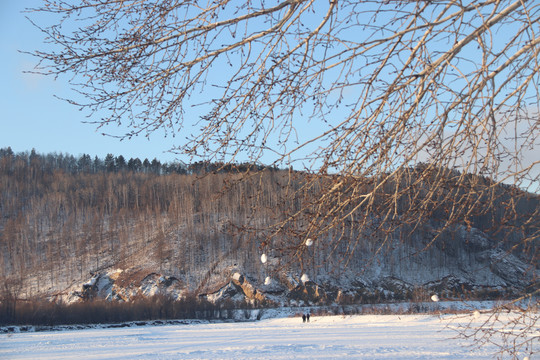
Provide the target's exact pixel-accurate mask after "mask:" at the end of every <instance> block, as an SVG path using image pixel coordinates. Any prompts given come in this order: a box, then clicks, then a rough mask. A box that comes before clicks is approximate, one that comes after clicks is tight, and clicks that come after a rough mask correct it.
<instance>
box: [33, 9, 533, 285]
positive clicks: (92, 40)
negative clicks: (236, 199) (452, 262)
mask: <svg viewBox="0 0 540 360" xmlns="http://www.w3.org/2000/svg"><path fill="white" fill-rule="evenodd" d="M44 3H45V4H44V6H43V7H42V8H41V9H36V10H35V11H37V12H38V14H35V15H36V16H35V17H36V20H35V21H36V22H37V21H40V19H39V18H38V15H41V14H43V13H47V14H48V16H57V18H53V19H50V18H47V19H45V20H43V19H41V21H50V22H52V23H49V25H45V26H44V27H42V28H41V29H42V31H43V32H44V33H45V34H46V36H47V41H48V42H49V44H50V47H49V48H48V50H45V51H36V52H35V53H34V54H35V55H36V56H38V58H39V59H40V60H41V61H40V63H39V65H38V68H37V69H38V70H37V71H38V72H41V73H46V74H51V75H54V76H60V75H63V74H67V75H69V76H71V78H70V79H71V83H72V84H73V85H74V87H75V89H76V90H77V91H78V92H79V93H80V95H82V96H75V97H74V98H73V99H72V100H70V101H72V102H73V103H74V104H76V105H78V106H80V107H82V108H85V109H88V110H89V111H90V114H91V115H92V116H93V117H92V119H95V118H96V117H99V119H97V120H95V121H96V123H97V124H98V126H99V127H102V126H104V125H108V124H116V125H119V126H120V128H119V129H120V131H121V132H122V131H125V133H122V134H120V135H117V136H120V137H126V138H129V137H132V136H135V135H139V134H140V135H149V134H151V133H152V132H154V131H156V130H158V129H163V130H165V131H166V133H167V134H171V135H173V136H178V142H179V143H178V147H177V148H176V149H175V150H176V151H178V152H181V153H185V154H189V155H191V156H194V157H202V158H204V159H208V160H219V161H226V162H233V161H235V160H237V159H240V160H244V159H247V160H250V161H251V162H258V161H261V162H266V163H271V162H274V163H275V164H278V165H284V164H286V165H292V164H293V163H294V165H295V166H300V167H303V168H304V169H305V170H306V172H304V173H302V175H301V181H299V182H296V183H295V184H297V186H296V187H293V188H291V190H290V191H291V192H290V195H291V197H290V198H297V199H302V201H301V202H300V203H299V205H298V206H296V207H295V206H291V211H290V212H289V213H287V214H285V216H282V217H281V218H280V219H278V221H276V223H274V224H273V225H272V226H270V227H268V228H266V229H265V230H266V232H267V234H268V236H269V237H272V236H274V237H277V236H279V235H280V234H283V233H285V232H287V234H288V235H290V234H293V235H294V236H295V238H294V240H291V241H292V245H291V241H289V243H288V244H289V248H288V250H289V251H292V252H296V253H297V255H298V258H301V257H302V254H303V253H304V251H305V247H304V246H303V245H302V244H303V243H304V241H305V239H307V238H308V237H311V238H317V237H318V236H319V237H320V238H321V239H322V234H324V233H326V232H328V231H330V230H332V229H356V230H355V231H357V232H356V233H354V234H359V233H361V231H363V230H366V229H369V231H378V232H382V233H385V234H386V236H382V237H380V239H381V240H380V243H379V246H380V248H381V249H382V248H383V246H384V244H385V243H386V241H387V239H388V238H389V236H392V234H393V233H394V231H395V230H396V229H399V228H401V227H402V226H403V225H404V224H406V225H407V226H408V228H409V229H413V230H414V228H415V227H416V226H418V225H419V224H421V223H422V222H424V221H426V219H428V218H433V217H435V218H437V219H439V220H440V221H441V224H442V226H441V228H442V229H443V230H444V229H445V228H446V227H448V226H450V225H452V224H456V223H462V224H470V223H471V222H472V219H479V218H482V219H485V220H484V221H485V222H486V224H485V229H490V232H491V233H492V234H499V235H498V236H499V237H498V239H499V240H500V241H505V239H506V238H508V237H509V236H510V234H515V233H516V231H519V232H520V236H519V241H517V242H516V243H514V244H512V246H511V247H512V249H514V250H515V249H518V248H529V249H532V252H533V255H532V256H531V259H532V260H531V269H532V270H531V271H533V272H535V271H536V266H537V265H536V261H537V259H538V257H537V254H536V255H535V251H536V250H537V245H534V244H535V242H536V241H537V240H538V237H539V234H540V226H539V222H540V220H539V219H540V215H539V209H538V207H533V208H532V209H531V208H527V206H528V205H526V203H527V199H530V198H535V197H537V195H535V194H534V193H538V191H539V189H540V187H539V186H540V185H539V184H540V177H539V173H540V172H539V167H540V166H539V163H540V158H539V157H538V153H537V152H536V153H535V152H534V147H535V146H539V145H540V144H539V139H538V136H539V133H540V132H539V127H540V121H539V113H540V111H539V103H540V101H539V100H540V92H539V88H538V84H539V83H540V76H539V74H540V73H539V67H540V62H539V61H538V55H539V52H540V37H539V36H538V33H539V32H540V27H539V26H538V24H539V23H540V5H539V4H538V3H537V2H535V1H526V0H516V1H513V0H485V1H456V0H440V1H393V0H389V1H347V0H330V1H314V0H311V1H309V0H286V1H282V2H278V3H268V2H265V1H262V0H260V1H257V0H254V1H244V2H231V1H226V0H222V1H213V2H200V1H180V0H168V1H159V2H146V1H139V0H131V1H113V0H109V1H94V0H81V1H76V2H72V1H48V0H46V1H44ZM38 25H39V24H38ZM194 104H198V106H196V107H193V106H192V105H194ZM193 120H195V121H193ZM191 126H193V128H191ZM186 129H188V130H189V135H188V136H187V137H185V139H184V136H183V135H182V133H183V131H185V130H186ZM334 174H339V176H338V175H334ZM503 183H504V184H510V185H508V186H511V187H510V188H508V187H504V186H503V187H502V188H504V189H505V191H502V190H501V184H503ZM298 184H299V185H298ZM512 186H513V187H512ZM518 188H521V189H523V190H526V191H528V192H521V191H519V190H518ZM509 193H510V194H513V195H512V196H510V197H508V194H509ZM518 196H519V198H517V197H518ZM495 207H497V208H498V209H501V208H503V209H504V211H502V212H501V211H495V210H493V209H494V208H495ZM374 214H376V216H374ZM518 219H519V221H518ZM485 229H484V230H485ZM259 230H261V229H259ZM358 231H360V232H358ZM336 234H337V235H336V236H333V237H328V236H327V237H324V239H327V240H325V245H326V246H334V247H337V246H338V245H340V243H342V242H347V244H346V247H347V252H348V253H349V254H352V253H353V251H354V242H351V241H350V239H351V238H354V236H352V235H354V234H353V233H350V234H349V235H351V236H349V235H348V234H346V231H345V230H343V231H341V232H340V231H337V232H336ZM340 234H341V235H340ZM501 234H502V235H501ZM437 238H438V235H437V234H435V235H434V237H433V241H431V242H430V243H429V244H427V246H430V245H431V244H432V243H433V242H434V241H436V240H437ZM268 244H269V242H268V241H264V242H263V243H262V244H261V246H263V247H264V246H268ZM276 246H277V245H276ZM512 249H510V250H512ZM532 294H533V296H537V295H538V289H537V287H536V289H533V291H532Z"/></svg>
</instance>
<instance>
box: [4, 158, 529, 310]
mask: <svg viewBox="0 0 540 360" xmlns="http://www.w3.org/2000/svg"><path fill="white" fill-rule="evenodd" d="M246 173H248V174H250V176H248V179H247V180H246V178H245V174H246ZM448 174H449V175H448V189H442V190H441V192H442V193H444V192H448V191H459V189H458V190H455V189H452V175H451V174H452V172H450V171H449V172H448ZM307 176H310V175H309V174H304V173H302V172H294V171H292V170H279V169H275V168H265V167H262V166H252V165H249V164H242V165H237V166H232V165H228V166H224V165H223V164H210V163H196V164H191V165H185V164H161V163H160V162H159V161H157V160H155V159H154V160H153V161H148V160H146V159H145V160H144V161H141V160H140V159H129V160H127V161H126V159H125V158H124V157H123V156H113V155H108V156H107V157H106V158H105V159H103V160H102V159H99V158H97V157H96V158H94V159H92V158H91V157H90V156H89V155H82V156H80V157H79V158H75V157H73V156H70V155H63V154H48V155H41V154H37V153H36V152H34V151H32V152H31V153H21V154H14V153H13V152H12V151H11V149H9V148H6V149H1V150H0V213H1V217H0V253H1V254H2V255H1V256H0V276H1V278H2V279H3V280H4V283H5V284H6V285H5V286H6V287H10V291H12V292H14V293H16V294H17V296H18V297H20V298H35V297H37V296H53V295H56V296H57V297H58V296H60V298H62V299H64V300H66V299H68V298H69V299H70V301H72V300H73V299H74V298H80V299H83V298H85V296H87V295H88V294H86V295H85V294H84V291H83V290H84V289H83V288H84V287H83V286H82V285H83V284H85V283H86V284H87V286H86V289H87V288H88V287H89V286H94V285H96V281H98V280H100V279H101V281H102V285H103V281H105V280H103V279H105V278H107V281H108V283H107V286H108V290H107V291H108V293H105V294H104V297H105V296H108V297H109V298H111V299H124V300H126V299H128V298H130V296H135V295H137V294H139V293H141V292H144V289H143V290H141V286H142V285H144V284H143V283H144V282H145V281H146V282H148V281H150V280H151V278H152V276H154V277H155V278H156V280H155V281H154V283H155V284H157V285H156V286H158V285H159V286H161V288H162V289H163V290H164V291H172V289H173V288H174V289H176V290H177V292H176V293H175V294H176V295H177V296H181V294H182V293H184V294H185V293H195V294H197V295H201V296H206V297H208V299H214V300H215V299H218V298H226V297H230V298H233V299H237V300H241V299H245V298H247V299H248V300H249V299H251V300H261V301H262V300H270V301H283V300H284V299H285V300H287V299H288V300H289V301H290V300H291V299H292V300H294V301H304V300H305V301H312V302H317V301H321V302H332V301H342V302H349V301H364V302H366V301H382V300H388V299H406V298H411V297H412V296H414V292H415V291H418V289H424V291H425V292H426V293H427V292H428V291H436V292H439V293H444V294H445V296H447V297H456V298H460V297H463V296H471V297H472V296H476V297H478V296H489V297H497V296H503V295H507V296H509V295H511V294H513V293H518V292H522V291H524V290H525V291H529V290H531V289H535V288H537V287H538V283H537V272H538V268H537V264H538V244H537V242H526V243H523V242H521V241H520V240H521V239H522V238H524V237H525V236H527V237H529V238H530V237H531V234H532V235H533V237H534V234H536V236H537V237H538V232H539V223H538V222H536V223H530V222H529V223H523V222H522V221H520V218H521V215H522V214H526V215H528V216H526V217H525V218H529V217H530V214H534V213H538V211H539V208H540V201H539V197H538V196H537V195H534V194H529V193H524V192H522V191H520V190H518V189H516V188H513V187H508V186H505V185H500V186H498V187H497V191H499V192H500V194H498V195H497V196H496V198H497V199H498V200H497V201H498V202H497V203H496V204H494V205H493V206H491V207H489V208H486V205H485V204H486V202H485V201H479V199H474V202H471V203H472V204H473V203H474V204H477V205H476V206H479V207H481V208H482V211H480V210H479V211H476V212H471V214H472V215H471V217H470V219H468V220H467V222H464V223H455V224H452V225H451V226H444V227H443V226H442V225H441V224H443V221H442V220H443V219H444V217H445V216H448V213H449V212H451V210H452V209H449V208H445V205H444V202H443V201H441V202H440V203H437V204H435V203H434V204H433V209H431V210H430V211H431V214H432V217H431V218H430V220H429V221H427V222H424V223H420V224H419V223H414V221H401V222H400V223H399V225H396V226H395V227H391V228H390V227H388V226H386V225H385V226H386V227H385V228H381V227H378V226H377V223H378V218H379V217H381V216H384V215H385V214H372V215H371V216H370V217H369V219H363V220H362V221H363V223H364V225H365V224H366V223H367V222H369V224H370V226H368V227H366V226H364V227H363V228H362V231H358V230H356V228H355V227H354V226H353V225H354V224H353V221H354V211H353V212H352V214H353V215H352V216H351V217H349V218H348V219H349V220H348V221H349V222H350V223H349V225H348V224H347V223H346V222H343V224H342V226H341V227H337V228H336V227H334V228H328V229H326V230H325V231H324V232H321V233H318V234H316V235H317V237H316V238H314V245H313V246H310V247H305V246H304V247H301V248H299V247H298V243H299V242H301V241H303V239H299V238H297V237H296V236H295V234H296V227H302V226H306V225H305V224H306V223H308V222H309V212H306V213H304V214H302V216H301V217H297V218H298V219H299V220H298V223H293V224H290V223H287V224H286V225H279V224H280V221H282V220H284V219H285V218H287V217H288V216H290V214H294V213H296V212H299V211H301V209H306V208H309V206H308V207H306V206H305V205H306V204H309V202H310V192H309V191H308V190H307V189H304V188H303V187H302V185H303V179H304V178H305V177H307ZM408 176H409V177H410V179H414V169H412V170H411V173H410V174H408ZM336 177H337V175H332V176H331V175H329V176H328V178H326V179H321V180H320V181H333V179H335V178H336ZM240 178H242V181H239V180H240ZM401 181H404V180H401ZM409 181H412V180H409ZM414 181H417V182H418V184H419V185H418V186H421V184H422V181H429V179H422V181H418V179H414ZM481 181H488V180H486V179H480V178H471V186H474V183H475V182H481ZM366 183H369V179H366ZM501 194H504V196H500V195H501ZM381 199H382V200H381V201H384V199H383V198H381ZM414 200H415V199H411V198H403V200H402V202H403V203H405V202H414ZM505 202H515V203H517V204H518V206H517V207H516V208H517V209H518V210H519V213H513V214H509V213H507V212H505ZM351 206H352V205H351ZM399 206H403V204H401V205H400V204H396V207H399ZM302 211H303V210H302ZM419 211H420V209H419ZM408 216H411V215H410V214H409V215H408ZM536 218H537V219H538V217H536ZM351 219H352V220H351ZM402 220H403V219H402ZM302 221H305V223H303V222H302ZM495 223H496V224H498V225H500V224H501V223H504V224H505V227H504V230H502V231H500V230H499V231H497V232H495V231H493V229H494V228H495V227H494V226H493V225H494V224H495ZM276 224H277V225H276ZM284 224H285V223H284ZM280 226H281V227H280ZM497 228H498V229H500V227H497ZM299 249H300V250H299ZM263 253H264V255H265V256H266V257H267V259H268V260H267V261H266V262H264V263H263V262H262V261H261V260H260V256H261V255H262V254H263ZM111 274H115V275H114V276H113V275H111ZM303 274H305V275H306V278H304V279H303V280H301V279H300V276H301V275H303ZM149 276H150V277H149ZM307 278H309V280H307ZM90 279H94V280H93V282H91V283H88V281H89V280H90ZM164 279H165V280H167V279H168V281H165V280H164ZM269 279H273V281H272V283H271V282H270V280H269ZM158 280H159V281H158ZM88 284H89V285H88ZM160 284H161V285H160ZM173 285H174V286H173ZM96 286H97V285H96ZM159 286H158V287H159ZM126 289H129V291H128V290H126ZM94 290H95V291H97V292H99V291H100V289H94Z"/></svg>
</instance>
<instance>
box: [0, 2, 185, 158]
mask: <svg viewBox="0 0 540 360" xmlns="http://www.w3.org/2000/svg"><path fill="white" fill-rule="evenodd" d="M39 4H40V0H1V1H0V42H1V44H2V45H1V46H2V51H1V56H0V84H1V86H0V108H1V109H2V111H1V112H0V125H1V130H0V148H4V147H7V146H11V148H12V149H13V151H15V152H22V151H30V150H31V149H32V148H35V149H36V151H38V152H40V153H50V152H57V153H60V152H61V153H67V154H72V155H75V156H78V155H81V154H83V153H85V154H90V155H91V156H94V155H97V156H99V157H105V155H106V154H107V153H112V154H114V155H124V156H125V157H128V158H129V157H139V158H141V159H144V158H149V159H153V158H154V157H155V158H157V159H159V160H161V161H173V160H175V159H176V158H177V156H176V155H174V154H171V153H168V152H167V150H169V149H170V148H171V147H172V146H173V139H170V138H163V136H161V134H158V133H156V134H154V135H153V136H152V137H151V138H150V139H149V140H148V139H146V138H136V139H133V140H130V141H127V140H126V141H119V140H118V139H116V138H112V137H108V136H103V135H102V134H101V133H102V132H103V131H99V130H96V126H95V125H91V124H84V123H83V121H88V120H91V119H88V118H87V117H86V116H85V114H84V113H81V112H80V111H79V110H78V109H77V108H76V107H74V106H72V105H70V104H68V103H66V102H64V101H62V100H59V99H57V98H55V95H59V96H66V97H67V96H68V94H70V88H69V84H68V83H67V79H60V80H58V81H55V80H54V79H53V78H50V77H45V76H39V75H32V74H25V73H24V71H29V70H32V68H33V67H34V66H35V64H36V59H35V58H33V57H32V56H30V55H27V54H22V53H20V52H19V51H20V50H22V51H32V50H34V49H36V48H40V47H43V42H42V34H41V33H40V31H39V30H38V29H37V28H35V27H34V26H33V25H32V24H31V23H30V22H29V21H28V20H27V19H26V18H25V15H26V14H24V13H21V12H22V11H23V10H24V9H25V8H27V7H37V6H39Z"/></svg>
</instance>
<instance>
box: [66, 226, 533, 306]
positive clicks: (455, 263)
mask: <svg viewBox="0 0 540 360" xmlns="http://www.w3.org/2000/svg"><path fill="white" fill-rule="evenodd" d="M447 242H448V243H447V244H443V245H440V246H434V247H432V248H430V249H428V250H425V251H424V252H417V250H418V249H417V248H416V247H411V248H410V249H409V251H410V254H408V253H404V250H403V247H401V248H400V247H399V246H396V247H395V249H394V250H392V251H389V252H387V253H386V254H385V255H384V256H380V257H378V258H377V257H375V258H372V259H371V261H370V262H369V263H366V264H368V265H366V266H364V267H362V268H359V267H354V266H351V267H349V268H344V269H343V270H341V271H340V273H339V274H338V273H335V272H326V271H324V269H323V268H315V267H312V268H307V269H305V273H304V274H302V273H300V272H298V271H294V269H286V268H280V269H277V268H276V269H274V268H273V267H272V265H271V264H272V263H277V262H276V261H275V259H270V260H269V264H270V265H269V266H268V267H265V268H264V271H258V272H257V271H255V272H253V271H249V270H246V269H249V268H253V267H252V266H247V265H248V264H236V263H235V264H232V261H231V259H228V258H226V257H223V258H222V260H221V261H220V262H218V263H216V264H214V266H213V270H212V272H211V274H209V276H207V277H206V278H205V284H204V286H201V285H200V284H199V286H197V287H196V288H195V286H192V285H191V286H190V284H189V278H188V277H187V276H184V277H182V276H178V275H176V274H167V273H159V272H156V271H155V270H154V269H152V268H150V267H131V268H126V269H114V270H105V271H102V272H100V273H96V274H94V275H93V276H92V277H91V278H90V279H89V281H88V282H86V283H84V284H79V285H76V286H74V287H72V288H70V289H67V290H66V291H65V292H63V294H62V295H61V297H62V298H63V300H65V301H68V302H72V301H81V300H85V299H91V298H103V299H109V300H116V301H129V300H130V299H134V298H136V297H139V296H152V295H157V294H164V295H168V296H171V297H173V298H175V299H177V298H180V297H182V296H185V295H186V294H187V293H189V292H191V293H193V292H194V291H196V292H197V294H196V295H198V296H199V297H201V298H205V299H207V300H209V301H211V302H219V301H225V300H230V301H233V302H251V303H260V304H265V303H267V304H277V305H283V304H295V305H296V304H297V305H303V304H317V303H320V304H329V303H342V304H346V303H353V302H361V303H377V302H384V301H403V300H426V299H427V298H429V296H431V295H432V294H437V295H438V296H439V297H440V298H442V299H464V298H482V299H486V298H497V297H501V296H512V295H513V294H517V293H519V292H522V291H523V290H524V289H525V288H527V287H529V288H535V287H538V283H537V279H538V275H539V272H538V269H537V268H533V267H531V266H530V265H527V264H526V263H525V262H524V261H522V260H520V259H519V258H518V256H516V255H514V254H512V253H509V252H507V251H505V250H503V249H501V248H499V247H492V244H493V243H494V242H493V241H491V240H490V239H489V237H488V236H487V235H486V234H484V233H482V232H481V231H479V230H477V229H470V230H467V229H466V228H464V227H456V229H455V231H454V232H453V237H452V242H451V243H450V240H447ZM420 245H421V244H418V246H420ZM442 252H445V253H444V256H443V254H441V253H442ZM412 253H415V255H414V256H413V255H412ZM367 258H368V257H367V256H366V259H367ZM396 258H397V259H399V261H396ZM437 259H444V261H442V262H440V261H437ZM272 260H274V261H272ZM253 261H259V259H258V258H257V259H254V260H253ZM303 275H304V277H303ZM308 278H309V279H308Z"/></svg>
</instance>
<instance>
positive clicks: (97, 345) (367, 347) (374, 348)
mask: <svg viewBox="0 0 540 360" xmlns="http://www.w3.org/2000/svg"><path fill="white" fill-rule="evenodd" d="M469 320H470V319H466V321H469ZM481 320H482V319H476V320H475V321H477V322H478V323H480V321H481ZM448 325H449V323H448V320H447V318H444V317H443V318H440V317H438V316H431V315H399V316H398V315H356V316H326V317H312V319H311V322H310V323H306V324H304V323H302V320H301V318H298V317H294V318H278V319H266V320H262V321H256V322H243V323H214V324H190V325H165V326H142V327H130V328H113V329H105V328H97V329H86V330H70V331H48V332H27V333H11V334H0V359H55V360H56V359H213V360H216V359H273V360H278V359H291V358H295V359H332V358H341V359H493V358H495V355H494V353H496V351H497V348H496V347H495V346H493V345H491V346H488V347H484V348H482V349H480V350H478V349H476V348H474V347H471V346H470V345H471V343H470V342H467V341H464V340H459V339H456V338H455V335H456V332H455V331H454V330H452V327H453V326H454V325H450V326H448Z"/></svg>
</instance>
